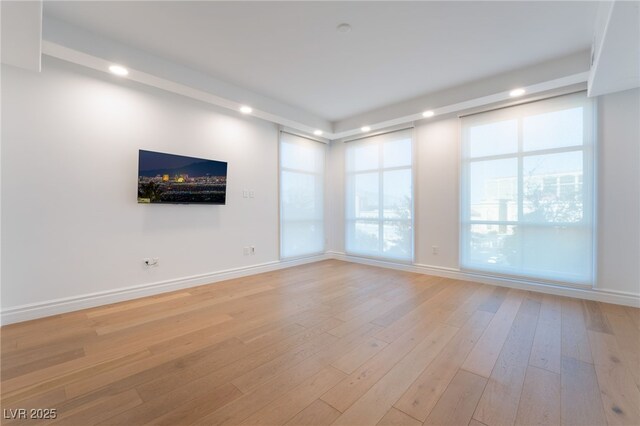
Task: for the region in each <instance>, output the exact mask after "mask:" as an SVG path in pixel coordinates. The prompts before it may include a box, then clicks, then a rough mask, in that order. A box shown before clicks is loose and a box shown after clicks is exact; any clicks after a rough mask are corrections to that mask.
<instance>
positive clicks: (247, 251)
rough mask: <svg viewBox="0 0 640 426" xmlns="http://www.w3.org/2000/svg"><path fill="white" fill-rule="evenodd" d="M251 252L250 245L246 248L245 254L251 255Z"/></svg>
mask: <svg viewBox="0 0 640 426" xmlns="http://www.w3.org/2000/svg"><path fill="white" fill-rule="evenodd" d="M250 254H251V249H250V248H249V247H245V248H244V255H245V256H249V255H250Z"/></svg>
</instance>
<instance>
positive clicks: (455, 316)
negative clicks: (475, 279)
mask: <svg viewBox="0 0 640 426" xmlns="http://www.w3.org/2000/svg"><path fill="white" fill-rule="evenodd" d="M492 293H493V286H489V285H482V284H478V285H477V286H476V288H475V290H474V293H473V294H472V295H471V297H470V298H469V299H467V300H466V301H465V302H464V303H463V304H461V305H460V306H458V307H457V308H456V310H454V311H453V312H451V314H450V315H449V317H448V318H447V319H446V320H445V322H446V323H447V324H449V325H452V326H454V327H462V326H463V325H464V324H466V322H467V321H469V318H471V316H472V315H473V314H475V312H476V311H477V310H478V306H480V304H482V303H483V302H484V301H485V299H486V298H487V297H490V295H491V294H492Z"/></svg>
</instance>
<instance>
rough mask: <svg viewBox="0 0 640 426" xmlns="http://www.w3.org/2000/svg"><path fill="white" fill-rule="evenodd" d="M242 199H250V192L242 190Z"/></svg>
mask: <svg viewBox="0 0 640 426" xmlns="http://www.w3.org/2000/svg"><path fill="white" fill-rule="evenodd" d="M242 198H249V191H247V190H246V189H243V190H242Z"/></svg>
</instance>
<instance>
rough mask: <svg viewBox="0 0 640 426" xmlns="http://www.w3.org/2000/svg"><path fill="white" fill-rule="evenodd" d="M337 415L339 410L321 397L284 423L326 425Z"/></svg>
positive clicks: (306, 425) (288, 425) (290, 424)
mask: <svg viewBox="0 0 640 426" xmlns="http://www.w3.org/2000/svg"><path fill="white" fill-rule="evenodd" d="M339 415H340V411H338V410H336V409H335V408H333V407H332V406H330V405H329V404H327V403H326V402H324V401H322V400H321V399H316V400H315V401H314V402H312V403H311V404H310V405H308V406H307V407H306V408H305V409H304V410H302V411H300V412H299V413H298V414H296V415H295V416H294V417H293V418H292V419H291V420H289V421H288V422H287V423H285V424H286V425H287V426H327V425H330V424H331V423H333V421H334V420H335V419H337V418H338V416H339Z"/></svg>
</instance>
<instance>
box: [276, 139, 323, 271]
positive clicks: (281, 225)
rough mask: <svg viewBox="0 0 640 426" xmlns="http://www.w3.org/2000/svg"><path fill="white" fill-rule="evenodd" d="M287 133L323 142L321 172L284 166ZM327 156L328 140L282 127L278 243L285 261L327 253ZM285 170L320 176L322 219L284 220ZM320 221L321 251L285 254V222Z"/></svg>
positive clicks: (279, 148)
mask: <svg viewBox="0 0 640 426" xmlns="http://www.w3.org/2000/svg"><path fill="white" fill-rule="evenodd" d="M284 134H286V135H288V136H289V137H295V138H301V139H306V140H308V141H309V142H313V143H317V144H321V145H323V147H322V151H323V155H322V169H321V171H320V172H311V171H308V170H304V169H298V168H292V167H283V165H282V144H283V135H284ZM327 156H328V144H327V143H326V142H322V141H319V140H316V139H312V138H310V137H307V136H302V135H299V134H296V133H293V132H290V131H286V130H283V129H281V130H280V132H279V138H278V238H279V244H278V258H279V259H280V260H283V261H292V260H296V259H304V258H307V257H313V256H319V255H322V254H324V253H326V250H327V226H326V219H327V217H326V216H327V215H326V208H327V204H326V201H327V182H326V179H327ZM283 172H290V173H299V174H306V175H309V176H314V177H316V178H319V182H320V183H321V185H322V191H321V192H322V197H321V199H322V209H321V211H322V215H321V219H320V220H312V219H308V220H307V219H305V220H286V221H285V220H284V219H283V211H284V208H283V192H284V191H283V189H282V183H283V178H282V174H283ZM285 222H286V223H319V224H320V226H321V229H322V231H321V234H322V244H321V249H320V250H319V251H312V252H309V253H304V254H300V255H296V256H284V252H285V250H284V238H283V234H284V229H285V226H284V223H285Z"/></svg>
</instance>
